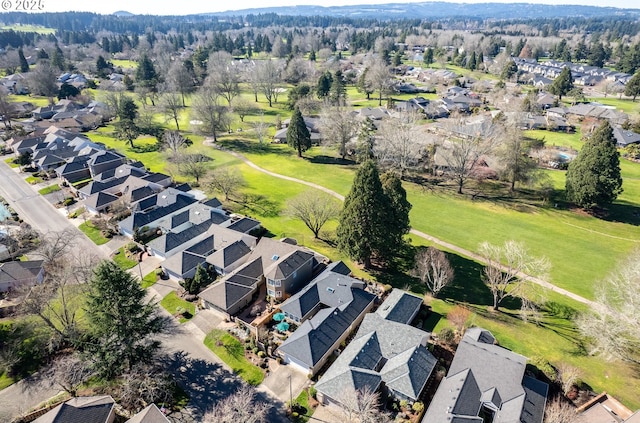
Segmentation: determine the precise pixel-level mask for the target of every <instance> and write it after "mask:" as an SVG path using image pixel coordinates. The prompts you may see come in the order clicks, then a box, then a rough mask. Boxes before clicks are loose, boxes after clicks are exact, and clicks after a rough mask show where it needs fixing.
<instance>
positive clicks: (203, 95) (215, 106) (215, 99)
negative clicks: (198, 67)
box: [191, 85, 230, 142]
mask: <svg viewBox="0 0 640 423" xmlns="http://www.w3.org/2000/svg"><path fill="white" fill-rule="evenodd" d="M228 111H229V109H228V107H227V106H225V105H224V104H223V102H222V97H221V96H220V94H219V93H218V92H217V91H216V90H215V89H213V88H212V87H209V86H206V85H205V86H203V87H202V88H200V90H199V91H198V92H197V93H196V94H194V96H193V102H192V108H191V114H192V117H193V119H195V120H197V121H199V125H198V127H197V130H198V132H200V133H202V134H204V135H210V136H212V137H213V141H214V142H215V141H218V138H217V136H216V133H217V132H218V131H223V130H226V129H228V128H229V125H230V122H229V116H228Z"/></svg>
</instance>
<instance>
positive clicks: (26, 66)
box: [18, 48, 29, 73]
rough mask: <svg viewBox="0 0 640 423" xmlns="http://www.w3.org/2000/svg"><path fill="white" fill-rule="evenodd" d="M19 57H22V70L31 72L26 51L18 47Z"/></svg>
mask: <svg viewBox="0 0 640 423" xmlns="http://www.w3.org/2000/svg"><path fill="white" fill-rule="evenodd" d="M18 58H19V59H20V72H22V73H27V72H29V62H27V59H26V57H24V52H23V51H22V49H21V48H19V49H18Z"/></svg>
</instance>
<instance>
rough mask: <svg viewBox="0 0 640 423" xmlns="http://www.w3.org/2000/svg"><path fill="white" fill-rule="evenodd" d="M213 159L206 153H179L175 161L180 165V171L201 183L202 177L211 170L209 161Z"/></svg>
mask: <svg viewBox="0 0 640 423" xmlns="http://www.w3.org/2000/svg"><path fill="white" fill-rule="evenodd" d="M212 160H213V159H212V158H210V157H207V156H205V155H204V154H184V153H183V154H178V155H177V156H176V159H175V162H176V164H177V166H178V172H179V173H180V174H181V175H183V176H187V177H190V178H193V179H195V180H196V184H199V183H200V178H202V177H204V176H205V175H206V174H207V173H208V172H209V167H210V165H209V162H211V161H212Z"/></svg>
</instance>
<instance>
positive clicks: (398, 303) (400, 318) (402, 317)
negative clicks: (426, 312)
mask: <svg viewBox="0 0 640 423" xmlns="http://www.w3.org/2000/svg"><path fill="white" fill-rule="evenodd" d="M421 305H422V298H420V297H417V296H415V295H411V294H409V293H408V292H405V291H402V290H400V289H394V290H393V291H391V293H390V294H389V296H388V297H387V299H386V300H385V301H384V304H382V305H381V306H380V307H378V310H377V311H376V313H378V314H379V315H380V316H382V317H383V318H385V319H387V320H392V321H394V322H399V323H404V324H407V325H408V324H410V323H411V321H412V320H413V318H414V317H415V315H416V314H417V313H418V311H420V306H421Z"/></svg>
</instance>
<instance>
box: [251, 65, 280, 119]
mask: <svg viewBox="0 0 640 423" xmlns="http://www.w3.org/2000/svg"><path fill="white" fill-rule="evenodd" d="M256 66H257V69H256V73H257V76H258V81H259V82H258V87H259V90H260V92H262V94H263V95H264V97H265V98H266V99H267V101H268V102H269V107H272V106H273V103H277V102H278V94H280V80H281V78H280V74H281V70H280V66H279V65H278V63H277V62H276V61H274V60H263V61H261V62H258V64H257V65H256Z"/></svg>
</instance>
